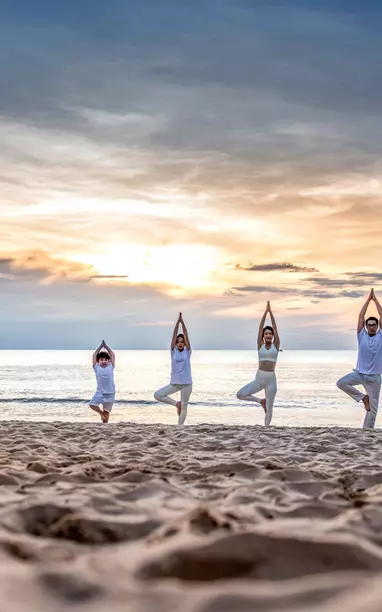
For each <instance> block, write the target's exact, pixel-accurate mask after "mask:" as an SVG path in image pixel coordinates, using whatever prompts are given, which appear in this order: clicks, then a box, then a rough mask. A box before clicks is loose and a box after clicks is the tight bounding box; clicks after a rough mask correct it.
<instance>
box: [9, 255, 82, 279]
mask: <svg viewBox="0 0 382 612" xmlns="http://www.w3.org/2000/svg"><path fill="white" fill-rule="evenodd" d="M91 271H92V267H91V266H86V265H83V264H80V263H77V262H73V261H69V260H67V259H63V258H59V257H57V256H56V257H53V256H52V255H50V254H49V253H48V252H46V251H44V250H36V251H27V252H25V251H24V252H23V251H22V252H19V253H17V255H15V256H12V257H3V258H1V259H0V273H1V274H2V275H6V276H7V278H8V279H9V280H10V281H14V282H33V283H35V282H41V281H46V280H54V279H60V280H61V281H66V282H70V281H73V280H79V279H80V280H81V281H83V282H86V280H87V278H88V277H89V272H91Z"/></svg>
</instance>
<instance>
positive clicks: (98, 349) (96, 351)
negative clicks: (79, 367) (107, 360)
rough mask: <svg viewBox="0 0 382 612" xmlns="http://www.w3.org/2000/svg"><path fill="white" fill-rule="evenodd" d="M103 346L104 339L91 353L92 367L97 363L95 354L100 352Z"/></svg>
mask: <svg viewBox="0 0 382 612" xmlns="http://www.w3.org/2000/svg"><path fill="white" fill-rule="evenodd" d="M103 346H104V341H103V340H102V342H101V344H100V345H99V347H98V348H96V350H95V351H94V353H93V368H94V366H95V364H96V363H97V355H98V353H99V352H100V350H101V348H103Z"/></svg>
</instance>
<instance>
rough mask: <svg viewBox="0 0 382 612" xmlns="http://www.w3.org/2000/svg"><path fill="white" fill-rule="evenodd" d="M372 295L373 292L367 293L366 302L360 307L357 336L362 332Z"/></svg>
mask: <svg viewBox="0 0 382 612" xmlns="http://www.w3.org/2000/svg"><path fill="white" fill-rule="evenodd" d="M373 295H374V290H373V289H371V290H370V293H369V296H368V298H367V300H366V302H365V303H364V305H363V306H362V308H361V312H360V313H359V315H358V325H357V334H359V333H360V332H361V331H362V330H363V328H364V327H365V315H366V312H367V309H368V307H369V304H370V302H371V300H372V299H373ZM375 299H376V298H375ZM378 312H379V311H378Z"/></svg>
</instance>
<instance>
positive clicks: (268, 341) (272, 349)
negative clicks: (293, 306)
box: [236, 302, 280, 425]
mask: <svg viewBox="0 0 382 612" xmlns="http://www.w3.org/2000/svg"><path fill="white" fill-rule="evenodd" d="M268 313H269V316H270V318H271V323H272V327H271V326H270V325H265V320H266V318H267V314H268ZM264 325H265V326H264ZM257 349H258V355H259V369H258V370H257V373H256V378H255V380H254V381H252V382H250V383H248V385H245V387H243V388H242V389H240V391H238V392H237V394H236V397H237V398H238V399H239V400H242V401H244V402H255V403H256V404H261V406H262V407H263V409H264V412H265V419H264V425H270V424H271V420H272V415H273V403H274V401H275V397H276V393H277V381H276V374H275V368H276V362H277V357H278V354H279V349H280V338H279V334H278V331H277V325H276V321H275V318H274V316H273V313H272V310H271V305H270V303H269V302H267V307H266V309H265V312H264V314H263V317H262V319H261V321H260V325H259V332H258V335H257ZM263 389H264V390H265V398H263V399H261V398H259V397H256V395H254V394H255V393H258V392H259V391H262V390H263Z"/></svg>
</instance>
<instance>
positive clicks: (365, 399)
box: [362, 395, 370, 412]
mask: <svg viewBox="0 0 382 612" xmlns="http://www.w3.org/2000/svg"><path fill="white" fill-rule="evenodd" d="M362 401H363V405H364V406H365V410H367V412H369V411H370V399H369V396H368V395H364V396H363V398H362Z"/></svg>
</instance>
